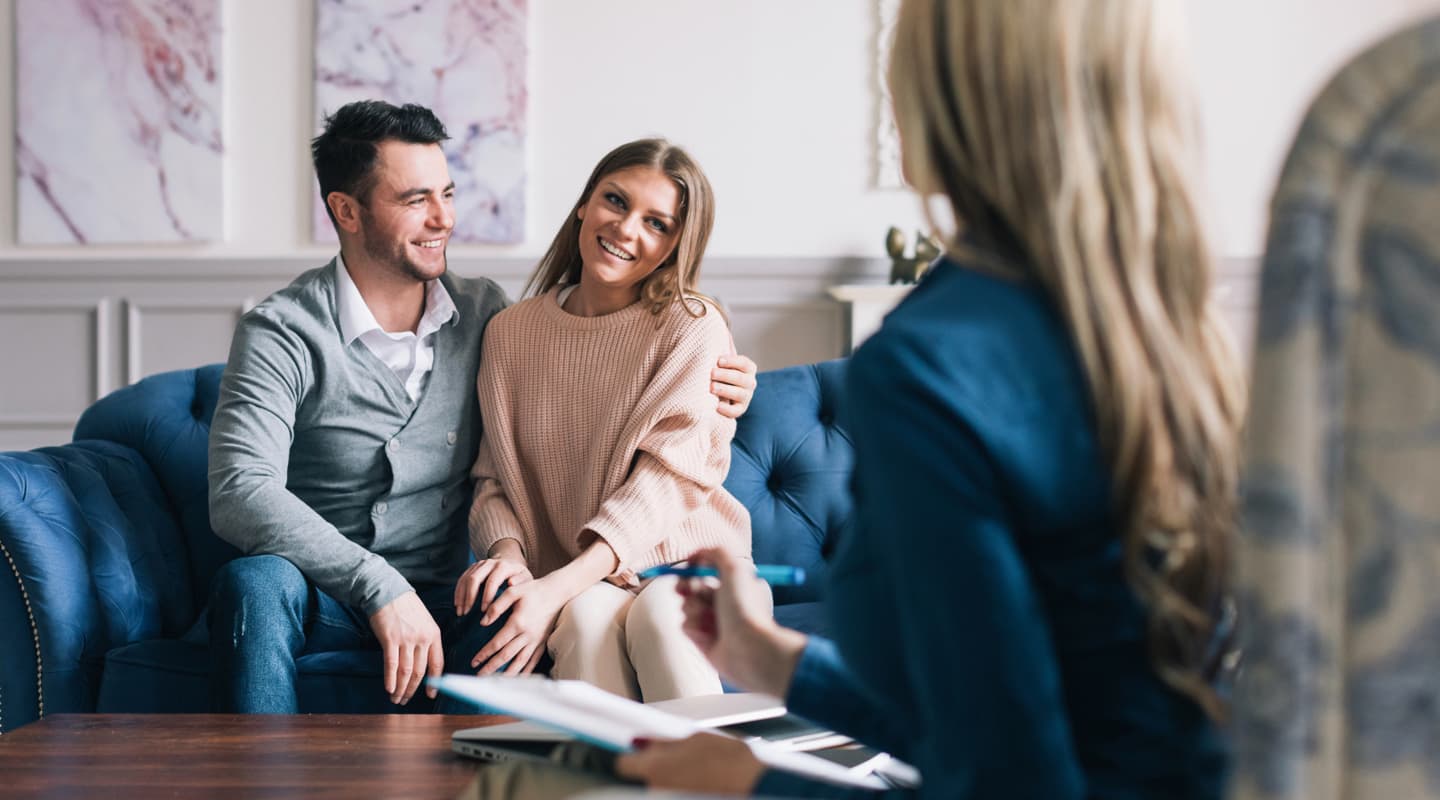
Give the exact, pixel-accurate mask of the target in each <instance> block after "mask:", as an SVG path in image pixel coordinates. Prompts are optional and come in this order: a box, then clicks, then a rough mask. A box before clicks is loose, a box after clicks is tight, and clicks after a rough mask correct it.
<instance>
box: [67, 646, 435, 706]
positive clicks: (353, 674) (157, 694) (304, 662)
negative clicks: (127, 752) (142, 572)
mask: <svg viewBox="0 0 1440 800" xmlns="http://www.w3.org/2000/svg"><path fill="white" fill-rule="evenodd" d="M209 659H210V655H209V651H208V649H207V647H206V646H205V644H203V643H196V642H192V641H188V640H184V639H151V640H149V641H144V642H135V643H134V644H129V645H125V646H124V647H118V648H116V649H114V650H112V651H110V653H109V654H108V655H106V657H105V669H104V673H103V678H102V679H101V682H100V694H99V698H98V700H97V702H96V705H95V710H96V711H98V712H101V713H105V714H137V713H159V714H180V713H193V712H195V711H203V710H205V709H207V708H209V705H210V661H209ZM383 666H384V664H383V663H382V661H381V656H380V652H379V651H376V650H336V651H331V652H325V653H311V654H308V655H304V656H301V657H300V658H299V659H298V660H297V661H296V662H295V667H296V673H297V681H296V683H297V686H296V693H297V695H298V700H299V704H300V713H302V714H385V713H392V712H401V713H426V712H429V711H432V710H434V707H435V703H434V701H433V700H430V699H429V698H428V697H426V696H425V694H424V692H420V693H417V694H416V696H415V697H413V698H411V700H410V702H409V704H407V705H405V706H396V705H394V704H393V703H391V702H390V697H389V695H387V694H385V690H384V688H383V686H382V684H381V680H380V679H381V676H382V674H383V672H382V668H383Z"/></svg>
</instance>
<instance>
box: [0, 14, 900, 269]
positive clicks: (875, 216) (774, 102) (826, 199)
mask: <svg viewBox="0 0 1440 800" xmlns="http://www.w3.org/2000/svg"><path fill="white" fill-rule="evenodd" d="M14 5H15V0H0V246H4V247H5V248H6V251H7V252H6V256H7V257H15V256H20V255H22V254H23V255H24V257H27V258H34V257H46V256H50V255H56V254H61V255H64V256H67V257H75V256H83V257H94V256H99V257H104V256H106V255H135V254H140V253H151V252H155V253H165V254H173V253H186V254H195V255H202V256H217V257H219V256H241V257H253V256H258V257H266V256H272V255H283V256H293V255H297V254H306V253H307V252H310V251H313V252H315V253H316V254H318V255H323V254H324V253H325V252H326V250H325V249H324V248H316V247H315V246H314V245H312V244H310V242H309V227H308V226H309V216H308V211H309V203H310V201H311V194H312V192H313V178H312V177H311V173H310V168H309V163H308V156H307V151H306V139H307V137H308V136H310V135H312V133H313V122H312V120H313V116H312V105H313V100H312V94H313V92H312V89H311V85H312V81H311V68H312V63H311V58H310V51H311V47H312V45H311V40H312V31H313V27H314V20H313V17H314V3H313V1H312V0H225V1H224V8H225V11H224V24H225V27H226V30H225V34H224V48H225V51H224V60H223V63H224V67H225V70H224V78H223V79H224V82H225V85H224V96H225V108H224V113H225V145H226V148H227V151H228V157H227V164H226V172H225V205H226V214H225V218H226V228H227V238H226V241H225V242H223V243H218V244H214V245H205V246H181V247H165V248H148V249H147V248H133V247H131V248H106V249H101V248H89V249H81V248H25V249H23V250H17V249H16V248H15V247H14V241H15V236H14V230H15V222H14V217H15V213H14V202H15V201H14V192H13V190H12V189H11V188H10V187H11V186H12V185H13V181H14V177H13V176H14V164H13V160H14V159H13V155H12V151H13V145H12V142H13V133H12V131H13V120H12V114H13V107H14V88H13V62H14V57H13V45H14V42H13V33H12V28H11V26H12V25H13V15H14V12H13V9H14ZM875 13H876V12H875V8H874V4H873V2H872V0H725V2H714V0H605V2H584V1H582V0H532V3H531V26H530V27H531V43H532V51H531V76H532V79H531V82H530V98H531V113H530V132H529V133H530V136H529V160H530V197H529V209H530V213H529V219H528V220H527V235H526V240H525V242H524V243H522V244H520V245H517V246H513V247H461V246H454V247H452V248H451V251H452V253H453V254H456V255H459V256H462V257H463V256H465V255H476V256H490V255H525V256H535V255H539V253H541V252H543V250H544V248H545V246H546V245H547V244H548V242H549V237H550V236H551V235H553V233H554V230H555V227H556V226H558V224H559V222H560V219H561V217H562V216H563V215H564V214H565V213H566V212H567V211H568V209H569V207H570V205H571V204H572V203H573V202H574V199H575V195H576V194H577V193H578V191H579V189H580V187H581V184H582V183H583V182H584V180H585V177H586V176H587V175H588V174H589V171H590V169H591V167H592V166H593V165H594V163H595V162H596V161H597V160H598V159H599V157H600V156H601V155H603V154H604V153H605V151H606V150H608V149H609V148H610V147H613V146H614V145H616V144H619V143H620V142H622V141H626V140H628V139H632V138H636V137H639V136H644V135H651V134H662V135H665V136H668V137H670V138H672V139H674V140H676V141H678V142H680V143H682V144H684V145H686V146H688V147H689V148H690V149H691V150H692V151H693V152H694V154H695V155H696V157H697V158H698V159H699V160H700V162H701V164H702V166H704V168H705V169H706V171H707V173H708V174H709V175H710V178H711V180H712V182H713V183H714V185H715V189H716V193H717V195H718V207H719V213H718V219H717V223H716V228H715V232H714V237H713V238H712V240H711V250H710V252H711V254H712V255H715V256H756V255H761V256H795V255H801V256H835V255H862V254H870V255H876V256H879V255H881V254H883V249H882V247H881V241H882V238H883V236H884V233H885V229H886V228H887V227H888V226H889V225H890V224H892V223H900V224H902V225H904V226H905V227H907V228H913V227H915V224H916V223H917V222H918V221H919V219H920V215H919V212H918V206H917V205H916V203H915V201H914V200H912V199H911V198H910V197H909V196H908V195H907V194H906V193H905V192H903V191H871V190H870V189H869V188H868V184H869V180H870V171H871V166H872V165H871V156H870V153H871V139H872V128H873V125H872V120H873V116H874V104H875V102H876V99H875V97H876V94H875V92H874V91H872V89H871V87H872V85H873V82H874V76H873V63H872V62H873V41H874V19H873V17H874V15H875ZM57 57H63V55H62V54H57ZM77 124H83V121H80V120H77Z"/></svg>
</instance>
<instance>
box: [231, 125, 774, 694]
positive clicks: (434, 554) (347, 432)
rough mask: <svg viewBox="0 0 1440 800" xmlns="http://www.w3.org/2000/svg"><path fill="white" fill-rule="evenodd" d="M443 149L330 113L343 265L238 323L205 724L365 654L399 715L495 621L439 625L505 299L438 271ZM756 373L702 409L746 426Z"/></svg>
mask: <svg viewBox="0 0 1440 800" xmlns="http://www.w3.org/2000/svg"><path fill="white" fill-rule="evenodd" d="M446 138H447V136H446V133H445V128H444V126H443V125H441V123H440V121H439V120H438V119H436V118H435V116H434V114H433V113H431V112H430V111H429V110H428V109H425V108H422V107H420V106H414V105H406V106H403V107H399V108H397V107H395V106H392V105H390V104H388V103H383V102H375V101H365V102H358V103H351V104H349V105H346V106H344V107H342V108H341V109H340V110H338V111H337V112H336V113H335V114H334V115H333V116H331V117H329V118H328V119H327V120H326V125H325V130H324V132H323V133H321V135H320V136H318V137H316V139H315V140H314V142H313V143H312V154H313V157H314V161H315V171H316V174H317V175H318V177H319V181H320V193H321V196H322V197H323V198H324V200H325V204H326V210H327V211H328V212H329V215H330V219H331V221H332V222H333V223H334V225H335V230H336V232H337V233H338V235H339V237H340V254H339V255H338V256H337V257H336V258H335V259H334V260H333V261H332V262H331V263H330V264H329V265H327V266H325V267H321V268H320V269H316V270H312V271H310V272H307V273H305V274H303V275H301V276H300V277H299V278H297V279H296V280H295V282H294V283H292V284H290V286H288V287H286V288H285V289H282V290H280V291H279V292H276V293H275V294H273V295H271V296H270V297H269V298H267V299H266V300H265V302H263V303H261V304H260V305H259V306H257V307H256V308H255V309H254V310H252V311H251V312H250V313H248V314H246V315H245V316H244V318H242V319H241V321H240V324H239V325H238V326H237V328H236V331H235V337H234V340H233V342H232V344H231V349H230V359H229V362H228V363H227V365H226V368H225V376H224V378H223V380H222V381H221V384H220V399H219V405H218V406H217V408H216V410H215V418H214V422H213V425H212V428H211V432H210V519H211V524H212V526H213V527H214V529H215V532H216V533H217V534H218V535H219V536H220V537H221V538H222V539H225V540H226V541H229V542H231V543H232V544H234V545H235V546H236V547H238V548H240V550H241V551H242V552H243V553H245V555H246V557H242V558H238V559H236V560H234V561H232V562H230V563H228V564H227V565H226V566H225V567H224V568H223V569H222V570H221V571H220V573H219V574H218V575H217V577H216V582H215V586H214V587H213V590H212V594H211V607H210V608H211V610H210V630H211V652H212V658H213V664H212V672H211V676H212V685H213V686H214V689H213V698H212V700H213V705H214V708H215V710H217V711H241V712H276V713H287V712H288V713H293V712H295V711H297V710H298V704H297V700H296V692H295V679H296V667H295V660H296V658H297V657H298V656H300V655H302V654H303V653H305V652H307V651H322V650H339V649H362V648H373V647H377V646H378V648H379V649H380V651H381V652H382V653H383V655H384V685H385V691H386V693H387V694H388V695H389V698H390V700H391V702H393V703H397V704H402V705H403V704H405V703H408V702H409V701H410V698H411V697H412V696H413V695H414V694H415V692H416V690H417V689H418V688H419V686H420V684H421V682H422V680H423V679H424V677H425V676H426V675H427V674H428V675H439V674H441V672H442V670H443V669H444V665H445V663H446V660H447V654H446V652H445V648H449V660H450V661H451V662H452V663H454V664H457V665H463V664H465V663H466V662H465V661H464V660H462V659H466V658H469V657H470V655H473V654H474V653H475V652H476V651H477V650H479V648H480V646H481V645H483V644H484V642H485V641H486V640H487V639H488V638H489V635H490V634H491V633H493V632H494V631H495V630H497V629H498V628H499V626H500V625H501V624H503V620H499V621H497V622H495V623H493V624H492V625H490V626H488V627H483V626H480V625H479V623H478V622H476V621H475V620H478V614H477V615H470V616H467V617H466V618H457V617H456V615H455V611H454V602H453V601H454V583H455V579H456V578H457V577H458V576H459V575H460V573H461V571H462V570H463V569H464V567H465V565H466V563H467V562H468V560H469V553H468V545H467V541H468V539H467V535H466V529H465V525H466V522H465V520H466V512H467V511H468V507H469V500H470V489H471V484H470V480H469V476H468V472H469V468H470V465H471V462H472V460H473V459H474V457H475V452H476V446H477V444H478V440H479V436H480V419H479V409H478V404H477V401H476V393H475V375H476V370H477V367H478V364H479V358H480V337H481V333H482V331H483V330H484V328H485V324H486V323H487V322H488V321H489V319H490V317H491V316H492V315H494V314H495V313H496V312H497V311H499V310H500V309H501V308H503V307H504V306H505V305H506V303H507V300H506V298H505V295H504V292H502V291H501V290H500V288H499V287H498V286H497V285H496V284H495V283H494V282H493V281H490V280H486V279H474V280H472V279H465V278H457V277H455V276H453V275H449V274H448V273H447V272H446V257H445V248H446V243H447V240H448V238H449V235H450V231H451V229H452V228H453V227H454V222H455V220H454V214H453V202H452V197H453V194H454V189H455V185H454V182H453V181H451V179H450V174H449V170H448V168H447V166H446V161H445V155H444V153H443V152H442V151H441V149H440V145H439V143H440V142H441V141H444V140H445V139H446ZM754 372H755V365H754V364H753V363H752V362H751V361H750V360H749V359H746V358H743V357H741V358H739V359H737V360H726V359H722V360H721V363H720V365H719V367H718V368H717V370H716V373H715V376H714V377H715V379H716V380H717V381H719V382H720V384H719V385H718V386H715V387H713V388H712V391H714V392H715V393H716V394H717V395H719V396H720V397H721V399H722V400H723V401H724V402H722V403H721V404H720V407H719V411H718V412H717V413H723V414H726V415H728V416H739V415H740V414H741V413H743V412H744V410H745V408H746V407H747V406H748V404H749V401H750V396H751V394H752V392H753V389H754ZM459 654H464V655H463V656H461V655H459ZM429 693H430V696H431V697H433V696H434V692H433V690H431V691H430V692H429Z"/></svg>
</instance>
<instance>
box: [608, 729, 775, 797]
mask: <svg viewBox="0 0 1440 800" xmlns="http://www.w3.org/2000/svg"><path fill="white" fill-rule="evenodd" d="M615 772H616V774H618V775H619V776H620V777H622V778H629V779H630V780H635V781H641V782H643V783H644V784H645V785H646V786H649V787H650V788H652V789H670V790H674V791H681V792H710V793H714V794H736V795H748V794H750V793H751V792H752V791H754V789H755V784H757V783H759V782H760V776H761V775H763V774H765V765H764V764H762V763H760V760H759V759H757V758H756V757H755V754H754V753H752V752H750V748H749V747H748V746H747V745H746V744H745V743H744V742H742V741H740V740H739V739H733V738H731V737H729V736H721V735H719V734H714V733H697V734H695V735H694V736H691V737H690V738H688V739H680V740H679V741H665V740H656V741H647V740H638V739H637V740H636V742H635V752H633V753H626V754H625V755H622V756H620V757H619V758H618V759H616V760H615Z"/></svg>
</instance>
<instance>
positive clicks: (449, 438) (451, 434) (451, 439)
mask: <svg viewBox="0 0 1440 800" xmlns="http://www.w3.org/2000/svg"><path fill="white" fill-rule="evenodd" d="M459 438H460V437H459V436H456V435H455V431H448V432H447V433H446V434H445V444H448V445H454V444H455V440H456V439H459Z"/></svg>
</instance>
